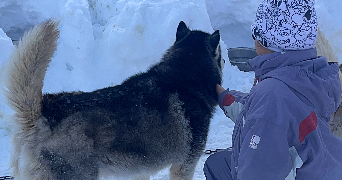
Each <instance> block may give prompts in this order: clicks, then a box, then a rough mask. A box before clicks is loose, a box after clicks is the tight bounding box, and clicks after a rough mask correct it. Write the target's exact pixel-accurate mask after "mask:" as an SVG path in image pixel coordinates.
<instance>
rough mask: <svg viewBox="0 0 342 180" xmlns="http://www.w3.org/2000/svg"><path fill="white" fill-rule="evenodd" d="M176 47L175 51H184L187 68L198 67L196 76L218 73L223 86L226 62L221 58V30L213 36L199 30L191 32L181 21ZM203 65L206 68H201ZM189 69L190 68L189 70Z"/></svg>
mask: <svg viewBox="0 0 342 180" xmlns="http://www.w3.org/2000/svg"><path fill="white" fill-rule="evenodd" d="M174 47H175V49H178V50H179V49H180V48H181V49H182V50H183V51H182V55H183V56H185V57H187V59H186V60H184V61H186V62H187V63H186V65H187V66H194V67H198V69H197V73H195V74H198V73H199V74H203V75H207V76H210V73H211V74H213V73H214V74H216V73H218V75H219V79H220V82H219V83H218V84H221V81H222V80H221V79H222V69H223V67H224V63H225V60H224V59H223V58H222V56H221V46H220V32H219V30H216V31H215V32H214V33H213V34H209V33H206V32H203V31H199V30H190V29H189V28H188V27H187V26H186V24H185V23H184V22H183V21H181V22H180V23H179V25H178V28H177V33H176V41H175V44H174ZM180 51H181V50H180ZM183 53H184V54H183ZM185 53H188V54H185ZM208 60H211V62H208ZM199 61H207V62H199ZM183 63H184V62H183ZM201 65H205V66H202V67H200V66H201ZM213 67H214V68H215V69H216V72H215V70H214V71H213V69H212V68H213ZM189 68H190V67H188V69H189ZM195 69H196V68H195ZM202 70H203V71H202ZM209 71H211V72H209ZM216 75H217V74H216Z"/></svg>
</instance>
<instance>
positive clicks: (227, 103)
mask: <svg viewBox="0 0 342 180" xmlns="http://www.w3.org/2000/svg"><path fill="white" fill-rule="evenodd" d="M246 97H247V93H242V92H239V91H229V90H225V91H224V92H222V93H221V94H220V95H219V100H218V103H219V105H220V108H221V109H222V110H223V112H224V114H225V115H226V116H227V117H228V118H230V119H231V120H232V121H233V122H234V123H235V122H236V119H237V117H238V115H239V114H240V111H241V109H242V107H243V105H244V104H245V99H246Z"/></svg>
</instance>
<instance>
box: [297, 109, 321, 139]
mask: <svg viewBox="0 0 342 180" xmlns="http://www.w3.org/2000/svg"><path fill="white" fill-rule="evenodd" d="M316 128H317V116H316V113H315V111H312V113H311V114H310V115H309V116H308V117H307V118H305V119H304V120H303V121H302V122H301V123H300V124H299V140H300V143H302V142H303V141H304V139H305V137H306V136H307V135H308V134H309V133H311V132H312V131H314V130H315V129H316Z"/></svg>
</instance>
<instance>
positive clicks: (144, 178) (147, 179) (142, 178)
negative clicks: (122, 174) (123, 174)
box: [133, 175, 150, 180]
mask: <svg viewBox="0 0 342 180" xmlns="http://www.w3.org/2000/svg"><path fill="white" fill-rule="evenodd" d="M133 180H150V176H149V175H141V176H137V177H134V178H133Z"/></svg>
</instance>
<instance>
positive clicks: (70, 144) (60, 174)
mask: <svg viewBox="0 0 342 180" xmlns="http://www.w3.org/2000/svg"><path fill="white" fill-rule="evenodd" d="M57 26H58V22H55V21H53V20H48V21H46V22H44V23H42V24H41V25H38V26H36V27H35V28H34V29H33V30H31V31H30V32H28V33H27V34H26V35H25V36H24V37H23V39H22V40H21V41H20V43H19V45H18V46H17V48H16V50H15V51H14V52H13V54H12V56H11V57H10V66H9V80H8V83H7V89H8V93H7V98H8V102H9V104H10V105H11V107H12V108H13V109H14V110H15V112H16V115H15V118H14V119H13V121H15V122H16V123H17V125H18V128H17V129H16V130H15V135H14V151H13V154H12V160H11V163H12V166H13V170H14V176H15V178H16V179H25V180H27V179H30V180H37V179H39V180H57V179H58V180H66V179H68V180H71V179H75V180H76V179H77V180H80V179H87V180H91V179H98V178H99V176H100V175H99V174H100V173H101V174H102V173H104V172H106V173H108V172H110V173H112V175H113V176H118V177H127V178H134V179H149V176H150V175H152V174H154V173H156V172H157V171H159V170H161V169H162V168H165V167H167V166H169V165H171V168H170V174H171V175H170V176H171V179H173V180H175V179H182V180H183V179H184V180H190V179H192V177H193V173H194V169H195V166H196V164H197V162H198V160H199V158H200V156H201V154H202V152H203V149H204V146H205V143H206V140H207V134H208V128H209V122H210V119H211V117H212V115H213V112H214V107H215V105H216V104H217V94H216V91H215V87H216V84H221V81H222V72H221V70H222V68H223V67H222V66H223V64H222V61H223V60H222V59H221V50H220V45H219V41H220V34H219V32H218V31H216V32H214V33H213V34H208V33H205V32H202V31H194V30H190V29H189V28H188V27H187V26H186V25H185V23H184V22H180V23H179V26H178V28H177V33H176V41H175V43H174V44H173V45H172V46H171V47H170V48H169V49H168V50H167V51H166V53H165V55H164V57H163V58H162V59H161V61H160V62H159V63H157V64H156V65H154V66H152V67H151V68H150V69H149V70H148V71H147V72H144V73H140V74H136V75H135V76H132V77H130V78H128V79H127V80H125V81H124V82H123V83H122V84H121V85H117V86H114V87H108V88H104V89H99V90H96V91H93V92H62V93H58V94H42V87H43V79H44V76H45V73H46V70H47V67H48V64H49V62H50V61H51V58H52V56H53V54H54V51H55V49H56V46H57V43H56V40H57V39H58V36H59V31H58V29H57ZM113 78H114V77H113Z"/></svg>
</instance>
